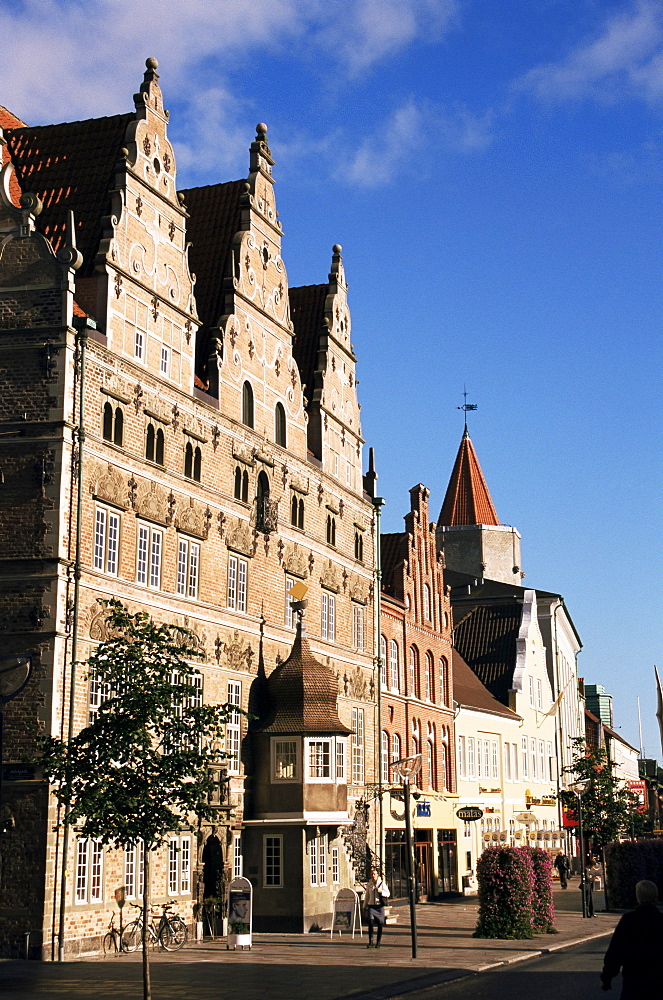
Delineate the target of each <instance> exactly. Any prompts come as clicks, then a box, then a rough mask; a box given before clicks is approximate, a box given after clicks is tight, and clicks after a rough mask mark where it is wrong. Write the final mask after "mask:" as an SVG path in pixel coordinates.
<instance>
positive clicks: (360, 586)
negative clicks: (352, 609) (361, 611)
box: [350, 577, 369, 604]
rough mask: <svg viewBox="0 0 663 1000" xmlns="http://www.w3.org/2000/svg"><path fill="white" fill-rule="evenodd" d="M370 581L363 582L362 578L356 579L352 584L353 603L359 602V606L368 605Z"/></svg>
mask: <svg viewBox="0 0 663 1000" xmlns="http://www.w3.org/2000/svg"><path fill="white" fill-rule="evenodd" d="M368 587H369V584H368V581H367V580H362V579H361V577H355V578H354V579H353V581H352V583H351V584H350V597H351V598H352V600H353V601H357V602H358V603H359V604H367V603H368Z"/></svg>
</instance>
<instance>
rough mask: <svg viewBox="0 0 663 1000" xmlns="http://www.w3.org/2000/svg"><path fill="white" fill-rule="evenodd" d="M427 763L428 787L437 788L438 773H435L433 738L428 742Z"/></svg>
mask: <svg viewBox="0 0 663 1000" xmlns="http://www.w3.org/2000/svg"><path fill="white" fill-rule="evenodd" d="M426 764H427V767H428V787H429V788H437V775H436V774H435V752H434V749H433V741H432V740H428V741H427V743H426Z"/></svg>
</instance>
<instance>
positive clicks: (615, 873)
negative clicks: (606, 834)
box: [605, 840, 663, 910]
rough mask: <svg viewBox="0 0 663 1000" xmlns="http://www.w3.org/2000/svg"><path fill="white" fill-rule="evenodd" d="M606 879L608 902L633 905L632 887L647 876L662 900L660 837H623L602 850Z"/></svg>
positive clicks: (662, 846) (662, 843)
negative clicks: (633, 838) (628, 838)
mask: <svg viewBox="0 0 663 1000" xmlns="http://www.w3.org/2000/svg"><path fill="white" fill-rule="evenodd" d="M605 868H606V882H607V888H608V898H609V900H610V905H611V906H614V907H616V908H617V909H620V910H621V909H624V910H627V909H631V908H632V907H634V906H635V905H636V900H635V886H636V883H637V882H640V881H641V879H645V878H646V879H649V880H650V881H651V882H655V883H656V885H657V886H658V892H659V896H660V897H661V898H662V899H663V840H637V841H633V840H625V841H622V842H619V841H616V842H615V843H613V844H608V845H607V847H606V849H605Z"/></svg>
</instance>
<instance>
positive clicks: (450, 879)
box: [437, 830, 458, 894]
mask: <svg viewBox="0 0 663 1000" xmlns="http://www.w3.org/2000/svg"><path fill="white" fill-rule="evenodd" d="M437 872H438V882H439V889H440V893H441V894H445V893H452V892H458V852H457V848H456V831H455V830H438V831H437Z"/></svg>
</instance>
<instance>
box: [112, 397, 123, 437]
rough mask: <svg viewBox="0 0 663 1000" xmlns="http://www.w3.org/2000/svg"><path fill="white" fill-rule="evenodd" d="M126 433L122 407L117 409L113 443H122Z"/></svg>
mask: <svg viewBox="0 0 663 1000" xmlns="http://www.w3.org/2000/svg"><path fill="white" fill-rule="evenodd" d="M123 434H124V414H123V413H122V410H121V409H120V407H119V406H118V407H116V409H115V427H114V428H113V443H114V444H118V445H121V444H122V436H123Z"/></svg>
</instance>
